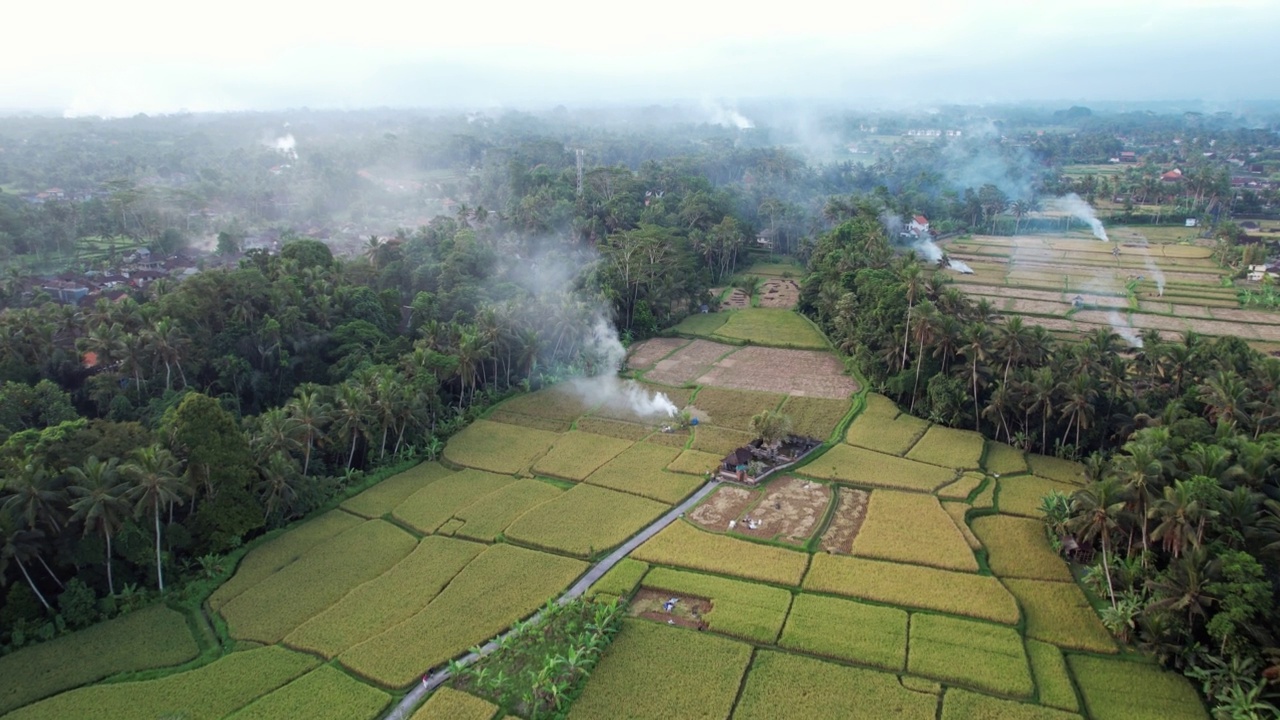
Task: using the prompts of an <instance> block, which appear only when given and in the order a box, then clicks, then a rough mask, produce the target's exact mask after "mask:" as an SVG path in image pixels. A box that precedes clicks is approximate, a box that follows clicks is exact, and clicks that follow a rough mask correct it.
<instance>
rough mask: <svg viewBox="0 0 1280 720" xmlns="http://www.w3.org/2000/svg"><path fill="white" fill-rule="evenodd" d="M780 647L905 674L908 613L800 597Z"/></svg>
mask: <svg viewBox="0 0 1280 720" xmlns="http://www.w3.org/2000/svg"><path fill="white" fill-rule="evenodd" d="M778 645H779V646H781V647H785V648H791V649H792V650H800V651H802V652H807V653H813V654H815V655H823V656H826V657H831V658H836V659H837V660H848V661H850V662H855V663H859V664H862V665H871V666H872V667H878V668H883V669H885V670H889V671H891V672H902V671H903V670H905V669H906V665H907V612H906V611H905V610H899V609H898V608H889V607H880V606H877V605H866V604H863V603H858V602H854V601H852V600H840V599H838V598H831V597H825V596H822V595H810V594H808V593H800V594H799V595H797V596H796V598H795V600H793V601H792V603H791V612H790V614H788V615H787V625H786V627H785V628H783V630H782V638H781V640H779V641H778Z"/></svg>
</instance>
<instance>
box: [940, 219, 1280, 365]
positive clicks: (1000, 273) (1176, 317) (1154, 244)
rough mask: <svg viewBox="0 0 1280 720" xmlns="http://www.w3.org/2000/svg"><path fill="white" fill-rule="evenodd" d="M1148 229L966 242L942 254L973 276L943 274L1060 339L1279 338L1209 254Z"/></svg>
mask: <svg viewBox="0 0 1280 720" xmlns="http://www.w3.org/2000/svg"><path fill="white" fill-rule="evenodd" d="M1143 233H1144V229H1143V228H1116V229H1111V230H1109V234H1110V237H1111V240H1112V241H1113V242H1103V241H1100V240H1096V239H1093V238H1092V237H1088V236H1086V235H1084V234H1069V235H1060V236H1051V235H1033V236H1018V237H1003V236H989V235H974V236H966V237H963V238H958V239H954V240H950V241H947V242H944V243H943V245H942V248H943V250H944V251H945V252H946V253H947V254H948V255H949V256H950V257H952V258H955V259H957V260H961V261H963V262H964V263H966V264H968V265H969V266H970V267H971V268H972V269H973V270H974V273H973V274H961V273H959V272H956V271H954V270H946V271H944V272H946V273H947V274H948V275H949V276H951V277H952V278H953V279H954V280H955V281H956V282H957V283H960V286H961V288H962V289H963V290H964V291H965V293H966V294H968V295H970V296H971V297H973V298H974V299H975V300H981V299H985V300H988V301H990V302H991V304H992V306H993V307H994V309H995V310H996V311H997V312H1000V313H1003V314H1008V315H1020V316H1022V317H1023V318H1024V322H1026V323H1028V324H1033V325H1041V326H1043V327H1045V328H1046V329H1048V330H1050V331H1052V332H1053V333H1055V334H1058V335H1064V336H1079V335H1083V334H1086V333H1089V332H1091V331H1093V330H1094V329H1096V328H1099V327H1113V328H1116V329H1117V331H1118V332H1120V334H1121V335H1122V336H1125V335H1128V336H1133V337H1136V336H1137V335H1138V334H1140V333H1141V332H1142V331H1144V330H1158V331H1160V332H1161V334H1162V335H1164V336H1166V337H1167V338H1170V339H1172V338H1175V337H1178V336H1180V335H1181V334H1182V333H1185V332H1187V331H1195V332H1198V333H1201V334H1203V335H1219V336H1233V337H1240V338H1243V339H1244V340H1246V341H1249V342H1250V343H1251V344H1253V345H1255V346H1257V347H1259V348H1263V347H1269V346H1274V345H1275V343H1277V342H1280V312H1269V311H1266V310H1257V309H1251V310H1243V309H1241V308H1240V306H1239V301H1238V298H1237V289H1236V288H1235V287H1231V286H1229V285H1224V282H1223V281H1224V279H1225V278H1226V277H1227V273H1226V271H1224V270H1223V269H1222V268H1221V267H1220V266H1218V264H1217V263H1216V262H1214V261H1213V259H1212V258H1211V250H1210V249H1209V248H1207V247H1199V246H1194V245H1188V244H1172V243H1162V242H1159V241H1157V240H1156V239H1154V238H1153V239H1152V240H1151V241H1148V239H1147V237H1145V236H1144V234H1143ZM1117 253H1118V254H1117Z"/></svg>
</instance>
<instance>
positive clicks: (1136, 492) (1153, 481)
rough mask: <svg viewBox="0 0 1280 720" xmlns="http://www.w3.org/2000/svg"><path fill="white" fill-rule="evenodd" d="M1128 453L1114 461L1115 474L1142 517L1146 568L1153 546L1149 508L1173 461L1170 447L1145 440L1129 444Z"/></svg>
mask: <svg viewBox="0 0 1280 720" xmlns="http://www.w3.org/2000/svg"><path fill="white" fill-rule="evenodd" d="M1144 440H1145V438H1144ZM1124 451H1125V454H1124V455H1119V456H1117V457H1116V458H1115V460H1114V461H1113V462H1112V473H1113V475H1114V476H1115V477H1116V479H1118V480H1120V481H1121V482H1123V483H1124V484H1125V489H1126V490H1128V491H1129V492H1131V493H1133V497H1134V500H1135V502H1136V504H1137V508H1136V512H1137V513H1138V517H1140V518H1142V565H1143V567H1146V564H1147V551H1148V549H1149V547H1150V546H1149V543H1148V539H1149V536H1148V534H1147V521H1148V516H1149V513H1148V506H1149V505H1150V503H1151V500H1152V496H1153V494H1154V493H1153V490H1158V489H1159V487H1160V486H1161V485H1162V483H1163V481H1164V471H1165V462H1166V461H1168V460H1169V459H1170V458H1171V456H1172V453H1171V452H1170V451H1169V448H1168V446H1167V445H1156V444H1153V443H1150V442H1143V441H1142V440H1135V441H1131V442H1128V443H1126V444H1125V446H1124Z"/></svg>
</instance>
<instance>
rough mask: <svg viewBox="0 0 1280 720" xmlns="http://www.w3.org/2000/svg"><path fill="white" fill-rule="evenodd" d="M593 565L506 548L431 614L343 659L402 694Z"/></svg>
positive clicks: (489, 553) (479, 565)
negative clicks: (423, 674) (428, 672)
mask: <svg viewBox="0 0 1280 720" xmlns="http://www.w3.org/2000/svg"><path fill="white" fill-rule="evenodd" d="M586 567H587V565H586V563H584V562H581V561H578V560H572V559H569V558H565V557H560V556H557V555H550V554H547V553H541V552H537V551H534V550H526V549H524V548H520V547H516V546H514V545H508V544H505V543H499V544H497V545H491V546H489V547H488V548H487V549H486V550H484V552H482V553H480V555H478V556H477V557H476V559H475V560H472V561H471V562H470V563H469V564H468V565H467V566H466V567H465V568H463V569H462V571H461V572H459V573H458V575H457V576H456V577H455V578H454V579H453V581H452V582H450V583H449V585H448V586H447V587H445V589H444V590H443V591H441V592H440V594H439V595H437V596H436V597H435V599H434V600H432V601H431V602H430V603H429V604H428V605H427V606H426V607H425V608H423V609H422V610H420V611H419V612H417V613H415V614H414V615H413V616H411V617H410V618H408V619H407V620H405V621H403V622H401V623H399V624H397V625H394V626H392V627H390V628H388V629H387V630H386V631H384V632H382V633H379V634H377V635H374V636H373V637H371V638H369V639H368V640H366V641H364V642H362V643H360V644H358V645H355V646H353V647H351V648H349V649H347V650H346V651H345V652H343V653H341V654H340V655H339V656H338V660H339V661H340V662H341V663H342V664H343V665H345V666H346V667H348V668H350V669H351V670H353V671H354V672H356V673H358V674H360V675H361V676H363V677H365V678H368V679H370V680H372V681H374V682H377V683H378V684H380V685H382V686H383V687H388V688H403V687H405V686H407V685H409V684H410V683H412V682H415V681H416V680H417V679H418V675H419V673H421V672H422V669H423V668H429V667H434V666H436V665H439V664H440V663H442V662H444V661H445V660H448V659H449V658H452V657H454V656H455V655H458V654H459V653H461V652H462V651H463V650H466V649H467V648H469V647H471V646H472V645H474V644H476V643H478V642H481V641H483V640H487V639H488V638H491V637H493V636H494V635H495V634H497V633H498V632H500V631H502V630H505V629H506V628H507V627H509V626H510V625H511V624H512V623H513V622H515V621H516V620H519V619H520V618H523V617H525V616H527V615H529V614H530V613H532V612H533V611H534V610H536V609H538V608H539V607H540V606H541V605H542V604H543V603H544V602H546V600H547V598H548V597H551V596H552V595H553V594H554V593H556V592H558V591H560V590H561V589H563V588H564V587H565V586H566V585H568V584H569V583H570V582H572V581H573V579H574V578H576V577H578V576H579V575H581V574H582V572H583V571H584V570H586Z"/></svg>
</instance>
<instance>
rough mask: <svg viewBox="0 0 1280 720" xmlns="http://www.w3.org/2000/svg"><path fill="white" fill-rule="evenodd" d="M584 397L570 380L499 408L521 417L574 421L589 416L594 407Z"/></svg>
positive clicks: (503, 404)
mask: <svg viewBox="0 0 1280 720" xmlns="http://www.w3.org/2000/svg"><path fill="white" fill-rule="evenodd" d="M584 397H587V395H586V393H583V392H582V391H581V390H579V389H578V387H577V385H576V384H575V381H574V380H569V381H568V382H562V383H559V384H557V385H552V386H551V387H547V388H543V389H541V390H537V391H535V392H531V393H525V394H523V395H517V396H515V397H513V398H511V399H510V400H507V401H506V402H504V403H502V404H501V405H499V406H498V407H499V409H502V410H506V411H507V412H513V413H519V414H521V415H532V416H534V417H544V418H555V419H556V420H569V421H572V420H573V419H574V418H577V417H579V416H581V415H585V414H587V413H588V412H590V411H591V409H592V407H594V404H593V403H588V402H587V401H586V400H584V399H583V398H584Z"/></svg>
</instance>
